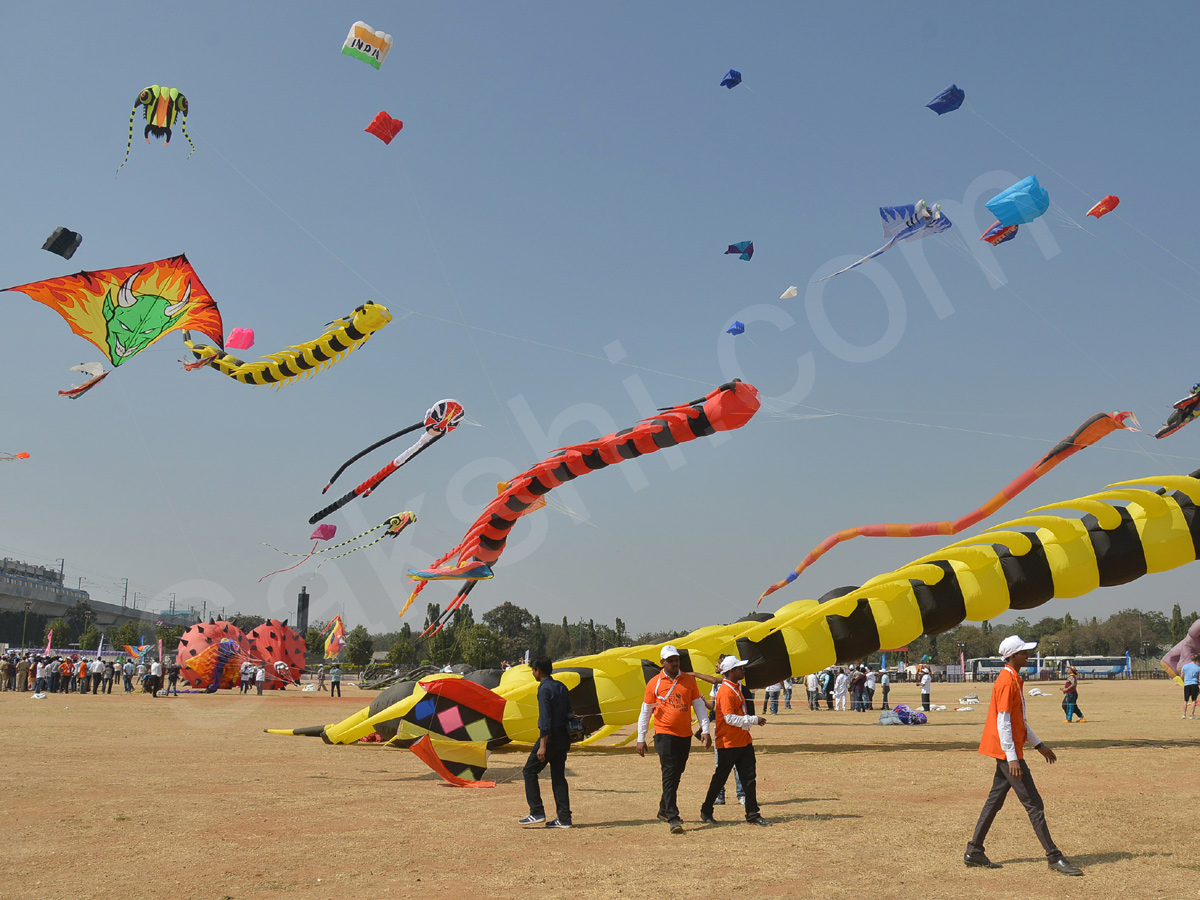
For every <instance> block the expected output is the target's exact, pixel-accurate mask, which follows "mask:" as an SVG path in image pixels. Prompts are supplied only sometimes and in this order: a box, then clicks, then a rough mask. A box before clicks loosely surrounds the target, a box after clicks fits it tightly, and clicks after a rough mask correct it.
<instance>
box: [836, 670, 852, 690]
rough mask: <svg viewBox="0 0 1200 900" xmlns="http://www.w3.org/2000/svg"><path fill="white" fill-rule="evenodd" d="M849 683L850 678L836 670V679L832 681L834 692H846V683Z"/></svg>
mask: <svg viewBox="0 0 1200 900" xmlns="http://www.w3.org/2000/svg"><path fill="white" fill-rule="evenodd" d="M849 683H850V679H849V678H847V677H846V673H845V672H838V677H837V681H835V682H834V683H833V692H834V693H835V694H844V693H846V685H847V684H849Z"/></svg>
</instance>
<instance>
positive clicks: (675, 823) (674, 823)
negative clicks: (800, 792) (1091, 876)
mask: <svg viewBox="0 0 1200 900" xmlns="http://www.w3.org/2000/svg"><path fill="white" fill-rule="evenodd" d="M669 824H670V826H671V834H683V822H682V821H680V820H679V819H672V820H671V821H670V823H669ZM1081 874H1082V873H1081Z"/></svg>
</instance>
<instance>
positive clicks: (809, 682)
mask: <svg viewBox="0 0 1200 900" xmlns="http://www.w3.org/2000/svg"><path fill="white" fill-rule="evenodd" d="M804 688H805V690H807V691H808V708H809V710H810V711H811V712H816V711H817V710H818V709H820V708H821V694H820V692H819V691H818V690H817V673H816V672H813V673H812V674H811V675H809V676H808V677H807V678H806V679H804Z"/></svg>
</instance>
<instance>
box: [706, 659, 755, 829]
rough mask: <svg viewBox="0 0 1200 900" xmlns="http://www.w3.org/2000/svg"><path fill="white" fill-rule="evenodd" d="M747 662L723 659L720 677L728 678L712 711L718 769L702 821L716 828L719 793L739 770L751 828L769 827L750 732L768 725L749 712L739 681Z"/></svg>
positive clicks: (711, 783) (722, 684) (744, 671)
mask: <svg viewBox="0 0 1200 900" xmlns="http://www.w3.org/2000/svg"><path fill="white" fill-rule="evenodd" d="M746 665H747V663H746V660H744V659H738V658H737V657H736V656H727V657H725V659H723V660H721V674H722V675H724V676H725V679H724V681H722V682H721V686H720V687H718V688H717V699H716V703H715V704H714V708H713V720H714V721H715V723H716V731H717V770H716V771H715V772H713V776H712V781H710V782H709V784H708V793H707V794H706V795H705V797H704V803H703V804H701V806H700V821H701V822H703V823H704V824H705V825H715V824H716V823H717V820H716V819H715V818H714V817H713V805H714V804H715V803H716V799H717V794H719V793H720V792H721V790H722V789H723V788H724V787H725V782H726V781H727V780H728V779H729V772H730V770H731V769H733V768H735V767H736V768H737V772H738V776H739V777H740V778H741V779H742V789H743V790H744V791H745V793H746V821H747V822H749V823H750V824H751V825H770V824H771V823H770V822H768V821H767V820H766V819H764V818H763V817H762V813H761V812H760V811H759V808H758V786H757V783H756V780H757V777H758V773H757V766H756V763H755V759H754V742H753V741H752V740H751V739H750V729H751V728H753V727H754V726H755V725H766V724H767V720H766V719H764V718H763V717H762V716H752V715H749V714H748V713H747V710H746V698H745V697H744V696H743V695H742V689H741V688H740V687H739V686H738V682H740V681H741V680H742V676H744V675H745V674H746Z"/></svg>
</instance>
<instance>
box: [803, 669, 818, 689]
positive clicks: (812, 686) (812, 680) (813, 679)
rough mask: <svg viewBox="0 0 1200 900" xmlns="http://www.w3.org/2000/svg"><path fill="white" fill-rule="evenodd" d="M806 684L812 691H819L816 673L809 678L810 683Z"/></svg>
mask: <svg viewBox="0 0 1200 900" xmlns="http://www.w3.org/2000/svg"><path fill="white" fill-rule="evenodd" d="M805 684H806V685H807V686H808V689H809V690H810V691H815V690H816V689H817V676H816V673H815V672H814V673H813V674H812V675H809V676H808V681H807V682H805Z"/></svg>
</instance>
